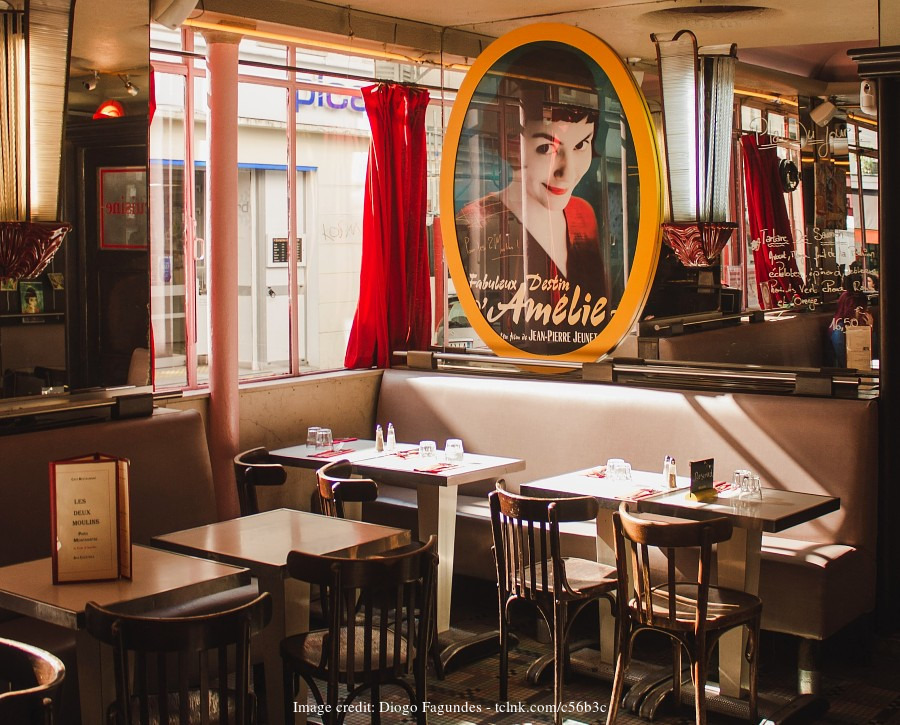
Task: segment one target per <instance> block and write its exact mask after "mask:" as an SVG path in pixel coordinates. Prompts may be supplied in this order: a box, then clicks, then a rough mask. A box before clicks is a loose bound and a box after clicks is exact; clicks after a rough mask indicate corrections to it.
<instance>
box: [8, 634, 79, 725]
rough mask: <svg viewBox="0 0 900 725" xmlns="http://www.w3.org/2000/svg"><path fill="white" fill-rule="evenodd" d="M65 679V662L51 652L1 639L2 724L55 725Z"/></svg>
mask: <svg viewBox="0 0 900 725" xmlns="http://www.w3.org/2000/svg"><path fill="white" fill-rule="evenodd" d="M65 676H66V668H65V667H64V666H63V663H62V662H61V661H60V660H59V659H58V658H56V657H54V656H53V655H52V654H50V653H49V652H45V651H44V650H42V649H38V648H37V647H32V646H31V645H29V644H24V643H22V642H15V641H13V640H11V639H0V722H2V723H16V725H52V723H53V721H54V717H55V714H56V712H57V711H58V709H59V702H58V693H59V690H60V686H61V685H62V681H63V679H64V678H65Z"/></svg>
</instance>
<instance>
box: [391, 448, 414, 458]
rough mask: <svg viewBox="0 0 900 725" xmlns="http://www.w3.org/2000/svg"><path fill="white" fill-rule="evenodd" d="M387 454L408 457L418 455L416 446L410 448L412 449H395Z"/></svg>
mask: <svg viewBox="0 0 900 725" xmlns="http://www.w3.org/2000/svg"><path fill="white" fill-rule="evenodd" d="M389 455H392V456H397V458H409V457H410V456H418V455H419V449H418V448H412V449H410V450H408V451H396V452H395V453H391V454H389Z"/></svg>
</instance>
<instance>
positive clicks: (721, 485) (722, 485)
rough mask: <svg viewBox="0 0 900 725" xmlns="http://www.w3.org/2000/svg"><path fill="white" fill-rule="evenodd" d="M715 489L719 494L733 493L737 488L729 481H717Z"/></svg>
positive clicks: (714, 485)
mask: <svg viewBox="0 0 900 725" xmlns="http://www.w3.org/2000/svg"><path fill="white" fill-rule="evenodd" d="M713 488H714V489H716V491H718V492H719V493H722V492H723V491H731V490H732V489H734V488H737V486H735V485H734V484H733V483H728V481H716V482H715V483H714V484H713Z"/></svg>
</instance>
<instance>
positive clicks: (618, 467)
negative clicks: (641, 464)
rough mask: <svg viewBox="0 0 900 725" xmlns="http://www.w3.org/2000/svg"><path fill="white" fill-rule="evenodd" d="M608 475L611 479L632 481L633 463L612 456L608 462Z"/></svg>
mask: <svg viewBox="0 0 900 725" xmlns="http://www.w3.org/2000/svg"><path fill="white" fill-rule="evenodd" d="M606 477H607V478H608V479H609V480H610V481H630V480H631V464H630V463H627V462H626V461H624V460H622V459H621V458H610V459H609V460H608V461H607V462H606Z"/></svg>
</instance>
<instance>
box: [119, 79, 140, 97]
mask: <svg viewBox="0 0 900 725" xmlns="http://www.w3.org/2000/svg"><path fill="white" fill-rule="evenodd" d="M119 78H121V79H122V83H124V84H125V91H126V92H127V93H128V95H129V96H136V95H137V94H138V93H140V90H141V89H140V88H138V87H137V86H136V85H134V83H132V82H131V81H130V80H128V76H127V75H124V76H122V75H120V76H119Z"/></svg>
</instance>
